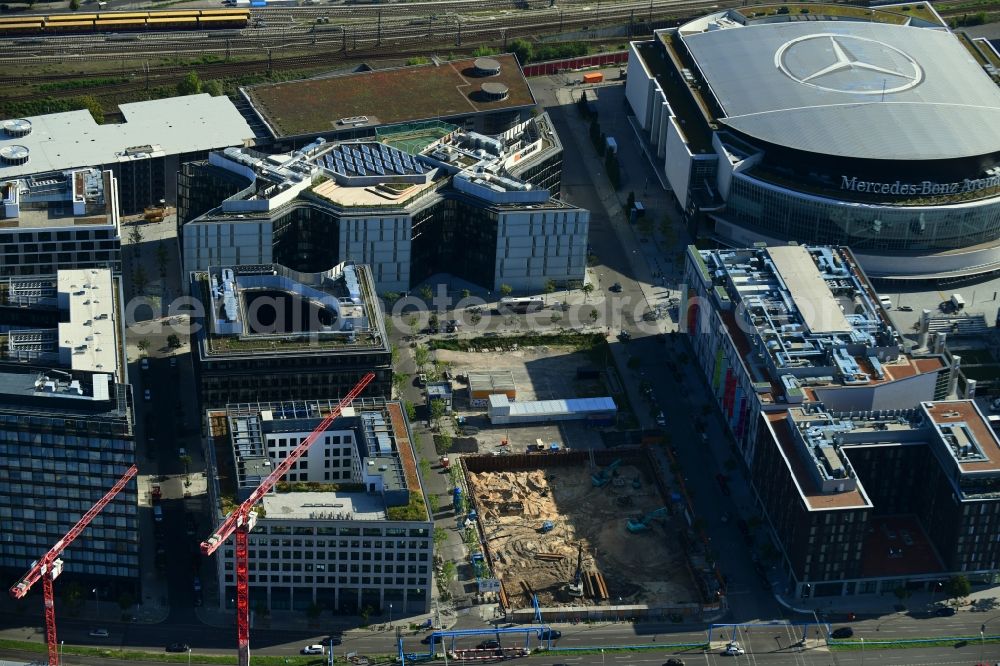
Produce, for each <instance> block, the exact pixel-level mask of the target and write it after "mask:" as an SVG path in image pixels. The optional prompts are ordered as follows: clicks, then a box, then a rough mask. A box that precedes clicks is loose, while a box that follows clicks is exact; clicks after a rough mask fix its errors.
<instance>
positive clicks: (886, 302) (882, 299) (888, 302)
mask: <svg viewBox="0 0 1000 666" xmlns="http://www.w3.org/2000/svg"><path fill="white" fill-rule="evenodd" d="M878 302H879V303H881V304H882V307H884V308H885V309H886V310H890V309H892V299H890V298H889V297H888V296H879V297H878Z"/></svg>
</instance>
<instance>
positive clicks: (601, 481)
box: [590, 458, 622, 488]
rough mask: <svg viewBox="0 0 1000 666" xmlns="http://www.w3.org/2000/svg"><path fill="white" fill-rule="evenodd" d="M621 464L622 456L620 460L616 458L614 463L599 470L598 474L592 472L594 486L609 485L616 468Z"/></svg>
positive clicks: (591, 478) (591, 477)
mask: <svg viewBox="0 0 1000 666" xmlns="http://www.w3.org/2000/svg"><path fill="white" fill-rule="evenodd" d="M621 464H622V461H621V458H619V459H618V460H615V461H614V462H613V463H611V464H610V465H608V466H607V467H605V468H604V469H602V470H601V471H599V472H598V473H597V474H591V475H590V480H591V482H593V484H594V487H595V488H603V487H604V486H606V485H608V482H609V481H611V477H612V476H614V474H615V470H616V469H618V466H619V465H621Z"/></svg>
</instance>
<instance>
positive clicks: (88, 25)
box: [42, 19, 94, 35]
mask: <svg viewBox="0 0 1000 666" xmlns="http://www.w3.org/2000/svg"><path fill="white" fill-rule="evenodd" d="M42 30H43V32H45V34H47V35H52V34H63V33H80V32H94V21H93V19H91V20H90V21H46V22H45V27H44V28H43V29H42Z"/></svg>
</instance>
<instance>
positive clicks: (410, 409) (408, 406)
mask: <svg viewBox="0 0 1000 666" xmlns="http://www.w3.org/2000/svg"><path fill="white" fill-rule="evenodd" d="M403 408H404V409H405V410H406V418H408V419H409V420H410V421H416V420H417V408H416V407H414V406H413V403H412V402H410V401H409V400H407V401H406V402H404V403H403Z"/></svg>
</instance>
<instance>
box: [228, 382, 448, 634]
mask: <svg viewBox="0 0 1000 666" xmlns="http://www.w3.org/2000/svg"><path fill="white" fill-rule="evenodd" d="M335 404H336V403H335V402H333V401H331V402H294V403H291V402H288V403H266V404H253V405H247V404H241V405H230V406H229V407H228V408H227V409H226V410H212V411H209V413H208V415H209V422H210V423H212V422H213V418H212V417H213V416H223V415H224V417H225V419H224V420H225V421H226V422H227V423H228V426H229V431H230V433H233V434H232V435H231V439H232V441H233V445H234V451H235V454H236V461H237V462H236V479H237V486H238V488H239V491H238V497H237V499H239V500H242V499H243V498H244V497H245V496H246V495H247V494H248V493H249V492H250V491H251V490H252V489H253V488H255V487H256V486H257V485H258V484H259V482H260V480H261V479H262V478H263V477H264V476H266V475H267V474H269V473H270V471H271V470H272V469H273V467H274V465H276V464H279V463H280V461H281V460H282V459H284V458H286V457H287V456H288V455H289V453H290V452H292V451H293V450H294V449H295V447H297V446H298V445H299V444H300V443H301V442H302V440H303V439H305V438H306V437H307V436H308V435H309V433H310V432H312V429H313V428H314V427H315V426H316V425H317V424H318V423H319V422H320V420H321V418H322V414H324V413H327V412H328V411H329V410H330V409H331V408H332V406H333V405H335ZM219 422H220V419H215V423H216V425H218V423H219ZM214 434H216V435H218V434H220V433H218V432H217V431H216V432H215V433H214ZM416 469H417V467H416V456H415V453H414V450H413V448H412V445H411V439H410V435H409V429H408V426H407V424H406V419H405V414H404V411H403V409H402V406H401V405H400V404H399V403H398V402H390V403H384V402H382V401H356V402H355V406H354V407H352V408H348V409H347V410H345V411H344V414H343V415H342V416H341V418H340V419H338V420H337V421H336V422H335V423H334V424H333V425H332V426H331V428H330V429H329V430H328V431H326V432H325V433H324V434H323V436H322V437H321V438H320V439H319V440H317V441H316V442H315V443H314V444H313V446H312V447H310V448H309V450H308V451H307V452H306V453H305V454H304V455H303V456H302V458H300V459H299V460H298V461H297V462H296V463H295V465H293V467H292V468H291V470H290V471H289V472H288V473H287V474H286V475H285V478H284V481H283V482H282V484H280V485H279V487H278V491H279V492H276V493H272V494H270V495H268V496H266V497H265V498H264V500H263V501H262V507H263V510H264V512H263V516H262V517H261V518H260V519H259V520H258V522H257V526H256V527H255V528H254V531H253V532H252V534H251V535H250V542H249V545H250V574H249V582H250V595H251V603H252V604H253V605H258V604H266V605H267V607H268V608H270V609H273V610H306V609H307V608H309V607H310V606H311V605H312V604H319V605H321V606H323V607H324V608H326V609H329V610H332V611H333V612H335V613H344V614H359V613H363V612H364V611H365V610H366V609H367V610H368V612H369V613H373V614H378V613H382V612H386V611H387V610H388V609H389V606H390V604H391V605H392V609H393V612H394V613H396V614H397V617H402V616H404V615H413V614H419V613H425V612H427V611H428V609H429V607H430V590H431V581H432V574H433V552H434V549H433V527H434V526H433V522H432V521H431V520H430V517H429V515H428V514H427V510H426V502H425V498H424V494H423V490H422V488H421V486H420V481H419V477H417V473H416ZM406 470H410V471H409V472H407V471H406ZM408 475H409V476H408ZM306 484H313V485H306ZM212 493H213V494H217V493H218V487H217V485H216V484H213V485H212ZM405 512H408V513H405ZM409 518H416V519H412V520H411V519H409ZM221 552H222V557H220V558H218V564H219V566H218V582H219V585H218V590H219V597H218V603H219V605H220V606H226V605H228V606H230V607H231V606H232V599H234V598H235V582H234V554H233V546H232V545H231V544H229V545H227V546H225V547H224V548H223V549H222V551H221Z"/></svg>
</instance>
